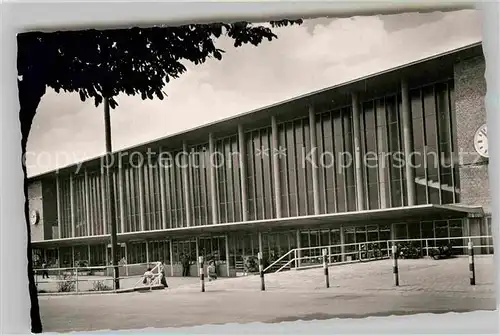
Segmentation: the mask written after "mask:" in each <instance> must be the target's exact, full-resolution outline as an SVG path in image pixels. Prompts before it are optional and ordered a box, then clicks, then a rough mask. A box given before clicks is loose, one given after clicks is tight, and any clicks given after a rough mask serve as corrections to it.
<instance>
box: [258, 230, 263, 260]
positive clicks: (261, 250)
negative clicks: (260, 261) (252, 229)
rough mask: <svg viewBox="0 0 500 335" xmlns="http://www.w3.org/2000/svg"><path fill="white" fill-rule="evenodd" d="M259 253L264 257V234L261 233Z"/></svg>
mask: <svg viewBox="0 0 500 335" xmlns="http://www.w3.org/2000/svg"><path fill="white" fill-rule="evenodd" d="M259 252H260V253H261V254H262V256H264V247H263V245H262V233H261V232H260V231H259Z"/></svg>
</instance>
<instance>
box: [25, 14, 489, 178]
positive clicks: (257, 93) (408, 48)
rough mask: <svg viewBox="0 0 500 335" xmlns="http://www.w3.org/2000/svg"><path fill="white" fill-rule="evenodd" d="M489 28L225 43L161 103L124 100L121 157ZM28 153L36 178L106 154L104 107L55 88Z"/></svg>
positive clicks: (411, 21) (468, 39)
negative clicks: (125, 152)
mask: <svg viewBox="0 0 500 335" xmlns="http://www.w3.org/2000/svg"><path fill="white" fill-rule="evenodd" d="M481 29H482V25H481V17H480V13H479V12H477V11H473V10H464V11H457V12H447V13H443V12H435V13H427V14H420V13H407V14H398V15H384V16H363V17H361V16H360V17H351V18H346V19H329V18H320V19H314V20H306V21H304V24H303V25H301V26H293V27H285V28H279V29H274V32H275V33H276V35H277V36H278V39H276V40H273V41H271V42H267V41H265V42H263V43H262V44H261V45H259V46H258V47H254V46H243V47H240V48H234V47H233V46H232V43H231V40H229V39H226V38H221V39H219V40H218V41H217V46H218V47H219V48H221V49H224V50H225V51H226V53H225V54H224V55H223V59H222V61H217V60H215V59H210V60H208V61H207V62H206V63H204V64H202V65H197V66H195V65H192V64H190V63H186V67H187V69H188V71H187V72H186V73H184V74H183V75H181V77H180V78H178V79H175V80H172V81H171V82H170V83H169V84H167V86H166V87H165V89H164V92H165V93H167V95H168V97H167V98H166V99H164V100H163V101H161V100H158V99H155V100H145V101H144V100H141V98H140V96H136V97H129V96H123V97H122V96H119V97H118V98H117V101H118V103H119V106H118V107H117V108H116V109H115V110H112V111H111V128H112V146H113V151H115V150H120V149H124V148H128V147H131V146H135V145H137V144H140V143H144V142H148V141H151V140H154V139H157V138H160V137H164V136H167V135H169V134H173V133H177V132H180V131H183V130H186V129H189V128H194V127H197V126H200V125H203V124H205V123H209V122H213V121H217V120H220V119H223V118H227V117H231V116H233V115H237V114H240V113H245V112H248V111H250V110H253V109H257V108H260V107H263V106H266V105H270V104H273V103H276V102H280V101H283V100H286V99H289V98H293V97H294V96H297V95H302V94H306V93H309V92H312V91H315V90H319V89H322V88H325V87H328V86H332V85H336V84H340V83H342V82H345V81H348V80H352V79H355V78H358V77H362V76H365V75H368V74H371V73H376V72H379V71H383V70H385V69H389V68H392V67H395V66H398V65H402V64H405V63H408V62H411V61H415V60H418V59H421V58H425V57H428V56H432V55H434V54H438V53H442V52H445V51H448V50H451V49H455V48H459V47H461V46H465V45H468V44H471V43H474V42H478V41H481V39H482V30H481ZM27 150H28V155H27V157H26V164H27V170H28V176H33V175H37V174H40V173H43V172H46V171H50V170H54V169H56V168H60V167H63V166H66V165H70V164H73V163H77V162H79V161H82V160H85V159H89V158H93V157H96V156H99V155H102V154H104V152H105V142H104V116H103V107H102V105H101V106H99V107H98V108H96V107H95V106H94V104H93V101H87V102H81V100H80V98H79V96H78V94H68V93H60V94H56V93H55V92H54V91H52V90H51V89H48V90H47V93H46V94H45V95H44V97H43V98H42V101H41V103H40V105H39V107H38V110H37V114H36V116H35V119H34V121H33V126H32V129H31V132H30V135H29V139H28V148H27Z"/></svg>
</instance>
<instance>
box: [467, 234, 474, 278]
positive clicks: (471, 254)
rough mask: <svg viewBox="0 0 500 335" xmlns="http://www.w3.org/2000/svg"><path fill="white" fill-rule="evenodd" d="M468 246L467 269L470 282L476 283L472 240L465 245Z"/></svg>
mask: <svg viewBox="0 0 500 335" xmlns="http://www.w3.org/2000/svg"><path fill="white" fill-rule="evenodd" d="M467 247H468V248H469V271H470V284H471V285H476V269H475V267H474V246H473V245H472V241H469V244H468V245H467Z"/></svg>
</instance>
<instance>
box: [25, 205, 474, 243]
mask: <svg viewBox="0 0 500 335" xmlns="http://www.w3.org/2000/svg"><path fill="white" fill-rule="evenodd" d="M483 215H484V212H483V209H482V207H469V206H463V205H418V206H405V207H396V208H386V209H375V210H365V211H356V212H344V213H334V214H321V215H309V216H300V217H291V218H282V219H269V220H256V221H245V222H233V223H221V224H215V225H206V226H192V227H183V228H172V229H167V230H150V231H142V232H131V233H123V234H118V242H126V241H131V240H144V239H162V238H172V237H181V236H195V235H200V234H211V233H212V234H213V233H227V232H232V231H259V230H260V231H264V230H265V231H267V230H271V229H286V228H290V229H291V228H295V227H307V226H322V225H325V226H326V225H328V226H332V225H333V226H334V225H340V224H342V223H350V224H351V223H354V224H356V223H370V222H384V221H388V222H397V221H400V222H401V221H405V220H425V219H430V218H434V219H437V218H443V219H444V218H463V217H469V216H474V217H477V216H483ZM106 242H109V235H101V236H88V237H77V238H66V239H54V240H46V241H39V242H32V246H33V247H56V246H71V245H79V244H89V243H90V244H96V243H106Z"/></svg>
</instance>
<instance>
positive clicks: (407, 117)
mask: <svg viewBox="0 0 500 335" xmlns="http://www.w3.org/2000/svg"><path fill="white" fill-rule="evenodd" d="M401 100H402V101H401V102H402V112H403V113H402V114H403V117H402V118H403V146H404V153H405V173H406V190H407V197H408V206H414V205H416V204H417V197H416V191H415V169H414V168H413V162H412V152H413V136H412V119H411V109H410V93H409V89H408V83H407V81H406V80H402V81H401Z"/></svg>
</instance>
